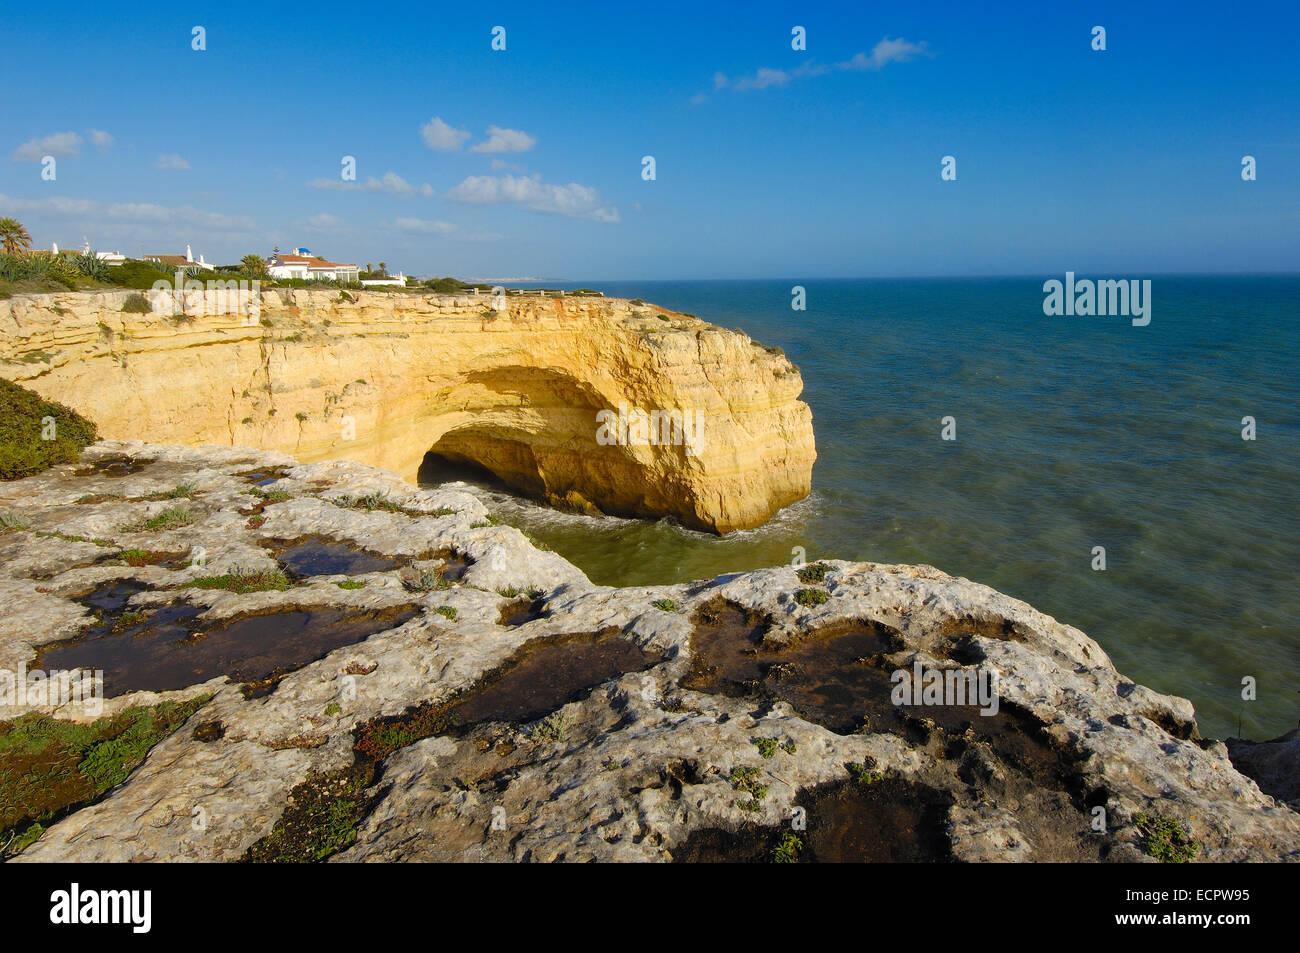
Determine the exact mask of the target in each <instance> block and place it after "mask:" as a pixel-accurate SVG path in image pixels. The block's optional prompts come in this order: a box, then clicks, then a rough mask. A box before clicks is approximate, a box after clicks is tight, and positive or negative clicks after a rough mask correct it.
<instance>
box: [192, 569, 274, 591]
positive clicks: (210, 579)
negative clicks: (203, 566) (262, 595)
mask: <svg viewBox="0 0 1300 953" xmlns="http://www.w3.org/2000/svg"><path fill="white" fill-rule="evenodd" d="M182 588H185V589H224V590H225V591H227V592H239V593H244V592H268V591H270V590H277V591H280V592H283V591H284V590H286V589H291V588H293V582H292V581H290V579H289V577H288V576H286V575H285V574H284V570H282V569H257V570H243V569H235V570H233V571H231V572H228V573H225V574H224V575H221V576H200V577H199V578H198V579H193V580H191V581H190V582H187V583H185V585H184V586H183V587H182Z"/></svg>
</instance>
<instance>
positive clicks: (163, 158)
mask: <svg viewBox="0 0 1300 953" xmlns="http://www.w3.org/2000/svg"><path fill="white" fill-rule="evenodd" d="M153 167H154V168H155V169H177V170H181V169H188V168H189V167H190V164H189V163H188V162H186V161H185V160H184V159H182V158H181V157H180V156H178V155H177V154H176V153H174V152H169V153H167V154H165V155H160V156H159V157H158V161H157V162H155V163H154V164H153Z"/></svg>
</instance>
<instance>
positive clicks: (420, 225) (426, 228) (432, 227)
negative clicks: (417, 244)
mask: <svg viewBox="0 0 1300 953" xmlns="http://www.w3.org/2000/svg"><path fill="white" fill-rule="evenodd" d="M393 226H394V227H395V228H400V229H401V230H402V231H404V232H424V233H426V234H432V235H450V234H451V233H452V232H454V231H456V229H457V227H458V226H456V225H454V224H452V223H451V222H430V221H426V220H425V219H422V218H399V219H398V220H397V221H395V222H394V223H393Z"/></svg>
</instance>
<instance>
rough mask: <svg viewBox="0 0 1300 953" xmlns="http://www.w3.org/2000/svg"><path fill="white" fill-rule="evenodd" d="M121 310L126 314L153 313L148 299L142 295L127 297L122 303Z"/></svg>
mask: <svg viewBox="0 0 1300 953" xmlns="http://www.w3.org/2000/svg"><path fill="white" fill-rule="evenodd" d="M122 310H123V311H124V312H126V313H127V314H151V313H153V308H152V307H151V306H150V304H149V299H148V298H146V297H145V296H144V295H142V294H133V295H127V297H126V300H125V301H124V302H122Z"/></svg>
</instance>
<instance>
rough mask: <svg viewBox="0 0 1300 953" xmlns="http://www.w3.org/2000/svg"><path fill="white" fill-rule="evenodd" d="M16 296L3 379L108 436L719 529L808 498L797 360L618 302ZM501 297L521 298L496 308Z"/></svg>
mask: <svg viewBox="0 0 1300 953" xmlns="http://www.w3.org/2000/svg"><path fill="white" fill-rule="evenodd" d="M128 297H129V293H126V292H75V293H73V292H69V293H67V294H53V295H22V296H15V297H13V298H10V299H7V300H2V301H0V374H2V375H3V376H5V377H7V378H9V379H10V380H14V381H17V382H19V383H22V384H24V385H25V386H28V387H30V388H32V389H33V390H35V391H37V392H39V393H40V394H42V395H43V396H45V397H48V398H52V399H55V400H59V401H61V402H63V403H65V404H67V405H69V406H70V407H72V408H74V409H75V410H77V411H78V412H80V413H82V414H83V415H85V416H87V417H89V418H91V419H92V420H94V421H95V422H96V423H97V424H98V425H99V430H100V434H101V436H103V437H108V438H113V439H119V440H132V439H138V440H144V441H148V442H151V443H184V444H205V443H208V444H226V445H239V446H251V447H259V448H263V449H275V450H283V451H285V452H288V453H292V454H293V455H294V456H296V457H298V458H299V459H300V460H302V461H304V462H314V461H318V460H326V459H335V458H346V459H351V460H357V461H360V462H362V463H367V464H372V465H375V466H380V467H385V468H387V469H390V470H394V471H396V472H397V473H398V474H400V475H401V476H402V477H404V478H405V479H407V480H410V481H412V482H414V481H415V480H416V476H417V472H418V471H419V468H420V466H421V463H422V461H423V460H424V459H425V455H426V454H428V453H431V452H432V453H434V454H436V455H438V456H441V457H443V458H445V459H448V460H453V461H458V462H464V461H470V462H474V463H477V464H479V465H481V466H483V467H486V468H487V469H489V470H491V471H492V472H493V473H495V474H496V475H497V476H498V477H500V478H501V479H502V480H504V481H505V482H506V483H507V484H509V485H510V486H511V487H513V488H515V489H516V490H518V491H520V492H522V493H524V494H527V495H529V496H532V497H534V498H537V499H541V500H545V501H547V502H550V503H553V504H556V505H560V506H565V507H570V508H577V509H582V510H586V511H589V512H593V511H600V512H604V513H610V514H616V515H625V516H641V517H661V516H671V517H675V518H676V519H678V520H680V521H681V522H682V523H683V524H685V525H687V526H691V527H695V528H699V529H706V530H711V531H713V532H719V533H725V532H729V531H731V530H734V529H743V528H747V527H752V526H757V525H759V524H761V523H763V522H764V521H766V520H767V519H768V518H769V517H770V516H771V515H772V514H773V513H774V512H775V511H776V510H778V509H779V508H780V507H782V506H785V505H786V504H788V503H791V502H793V501H795V500H798V499H800V498H802V497H804V496H806V495H807V493H808V491H809V488H810V482H811V476H812V465H813V460H814V459H815V457H816V451H815V449H814V442H813V429H812V413H811V411H810V410H809V408H808V406H807V405H806V404H804V403H803V402H802V401H800V400H799V395H800V393H801V391H802V390H803V380H802V378H801V377H800V376H799V372H798V370H797V369H796V368H795V367H794V366H793V365H792V364H790V362H789V361H787V360H786V359H785V357H784V356H783V355H782V354H781V353H780V352H779V351H777V350H769V349H767V348H765V347H763V346H762V345H760V344H757V343H756V342H754V341H752V340H751V339H750V338H748V337H747V336H746V335H744V334H743V333H741V332H737V331H727V330H724V329H722V328H718V327H715V326H713V325H711V324H708V323H706V322H704V321H700V320H698V319H696V318H693V317H690V316H687V315H682V314H678V313H675V312H671V311H666V310H664V309H662V308H659V307H655V306H651V305H643V304H640V303H639V302H638V303H632V302H628V301H624V300H620V299H607V298H601V297H576V296H566V297H555V296H550V297H539V296H536V295H512V296H510V297H508V298H507V299H506V301H505V306H504V307H503V308H501V309H500V310H495V309H494V308H493V301H492V299H490V298H489V297H488V296H486V295H484V296H474V295H459V296H452V295H414V294H399V293H383V292H347V293H341V292H339V291H323V290H310V291H308V290H271V291H260V292H256V293H253V292H243V293H238V294H236V293H233V292H232V293H221V292H216V291H211V290H208V291H191V292H188V293H186V295H185V299H186V300H185V302H184V312H183V313H182V312H181V311H180V310H179V307H180V302H178V301H173V300H172V298H173V296H172V295H171V294H170V293H168V292H147V293H146V297H147V298H149V299H150V303H151V304H152V305H153V307H154V311H153V312H151V313H146V314H138V313H132V312H129V311H124V310H123V305H124V304H125V303H126V302H127V300H128ZM497 303H500V302H497Z"/></svg>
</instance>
